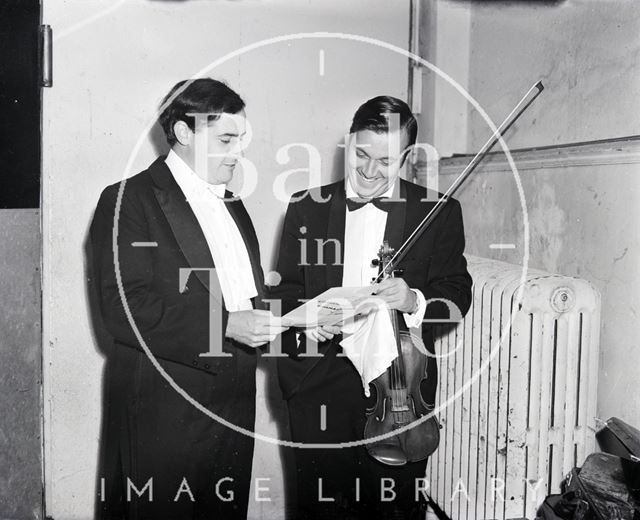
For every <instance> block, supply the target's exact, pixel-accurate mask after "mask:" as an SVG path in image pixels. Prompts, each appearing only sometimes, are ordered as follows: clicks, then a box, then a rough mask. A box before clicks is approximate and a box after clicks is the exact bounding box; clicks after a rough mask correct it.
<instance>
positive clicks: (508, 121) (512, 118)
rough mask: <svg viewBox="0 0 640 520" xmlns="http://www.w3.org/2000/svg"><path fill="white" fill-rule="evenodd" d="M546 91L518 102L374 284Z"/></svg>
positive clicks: (536, 88)
mask: <svg viewBox="0 0 640 520" xmlns="http://www.w3.org/2000/svg"><path fill="white" fill-rule="evenodd" d="M543 90H544V86H543V85H542V81H538V82H537V83H536V84H535V85H533V87H531V88H530V89H529V90H528V91H527V93H526V94H525V95H524V96H523V98H522V99H521V100H520V101H519V102H518V104H517V105H516V106H515V107H514V109H513V110H512V111H511V112H510V113H509V115H508V116H507V117H506V118H505V120H504V121H503V122H502V124H501V125H500V126H499V127H498V128H496V131H495V132H493V134H491V137H489V139H488V140H487V142H486V143H484V145H483V146H482V148H480V150H479V151H478V153H476V155H475V156H474V157H473V159H471V161H470V162H469V164H467V166H466V167H465V169H464V170H462V173H460V175H458V177H457V178H456V180H455V181H453V183H452V184H451V186H450V187H449V189H448V190H447V191H446V192H445V193H444V194H443V195H442V197H440V198H439V199H438V202H436V204H435V206H433V208H431V210H430V211H429V213H427V215H426V216H425V217H424V218H423V219H422V222H420V224H418V226H417V227H416V229H414V230H413V232H412V233H411V235H409V237H408V238H407V239H406V240H405V241H404V243H403V244H402V245H401V246H400V247H399V248H398V250H397V251H396V252H395V253H394V255H393V256H392V257H391V260H389V262H388V263H387V264H386V265H385V266H384V268H383V269H382V270H381V272H380V274H379V275H378V276H377V277H376V278H375V279H374V280H373V283H377V282H380V281H381V280H382V279H383V278H384V273H388V272H391V271H393V268H394V266H395V265H397V264H399V263H400V261H401V260H402V259H403V258H404V256H405V255H406V254H407V252H408V251H409V249H411V247H412V246H413V244H415V243H416V241H417V240H418V239H419V238H420V237H421V236H422V233H424V231H425V230H426V229H427V228H428V227H429V226H430V225H431V223H432V222H433V221H434V220H435V218H436V217H437V216H438V215H439V214H440V211H442V208H443V207H444V205H445V204H446V203H447V201H448V200H449V199H450V198H451V197H452V196H453V194H454V193H455V192H456V191H458V188H460V186H461V185H462V184H463V183H464V181H465V180H466V179H467V177H469V175H471V172H473V170H475V169H476V167H477V166H478V164H480V162H481V161H482V159H484V157H485V156H486V155H487V153H489V151H490V150H491V149H492V148H493V147H494V146H495V144H496V143H497V142H498V141H499V140H500V137H502V136H503V135H504V133H505V132H506V131H507V130H508V129H509V128H511V125H513V123H515V122H516V121H517V120H518V118H519V117H520V116H521V115H522V113H523V112H524V111H525V110H526V109H527V108H528V107H529V105H531V103H533V101H534V100H535V99H536V98H537V97H538V96H539V95H540V93H541V92H542V91H543Z"/></svg>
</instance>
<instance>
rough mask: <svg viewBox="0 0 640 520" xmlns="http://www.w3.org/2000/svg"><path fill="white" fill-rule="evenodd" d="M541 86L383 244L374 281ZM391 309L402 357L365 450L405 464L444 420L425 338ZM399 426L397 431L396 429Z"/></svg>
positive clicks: (375, 412) (385, 385) (372, 413)
mask: <svg viewBox="0 0 640 520" xmlns="http://www.w3.org/2000/svg"><path fill="white" fill-rule="evenodd" d="M543 89H544V87H543V85H542V82H540V81H538V82H537V83H536V84H535V85H533V86H532V87H531V88H530V89H529V90H528V91H527V93H526V94H525V95H524V97H523V98H522V99H521V100H520V101H519V102H518V104H517V105H516V106H515V108H514V109H513V110H512V111H511V112H510V113H509V115H508V116H507V117H506V119H505V120H504V121H503V122H502V124H501V125H500V126H499V127H498V128H497V129H496V130H495V131H494V132H493V133H492V135H491V137H489V139H488V140H487V142H486V143H485V144H484V145H483V146H482V148H481V149H480V150H479V151H478V153H476V155H475V156H474V157H473V158H472V159H471V161H470V162H469V164H467V166H466V167H465V168H464V170H463V171H462V172H461V173H460V175H459V176H458V177H457V178H456V179H455V180H454V181H453V183H452V184H451V186H450V187H449V189H448V190H447V191H446V192H445V193H444V194H443V195H442V196H441V197H440V198H439V199H438V201H437V202H436V203H435V205H434V206H433V208H431V210H429V212H428V213H427V215H426V216H425V217H424V218H423V219H422V221H421V222H420V224H418V226H417V227H416V229H414V230H413V232H412V233H411V234H410V235H409V237H408V238H407V239H406V240H405V241H404V243H403V244H402V245H401V246H400V247H399V248H398V250H397V251H394V250H393V249H391V248H390V247H389V244H388V243H387V242H386V241H385V242H384V243H383V244H382V246H381V247H380V251H379V252H378V258H377V259H375V261H374V262H375V263H376V265H378V276H377V278H375V279H374V280H373V282H374V283H376V282H379V281H381V280H383V279H385V278H388V277H393V276H395V275H396V274H398V271H399V270H398V269H397V267H396V266H397V265H398V264H399V263H400V261H401V260H402V259H403V258H404V257H405V255H406V254H407V252H408V251H409V249H410V248H411V247H412V246H413V245H414V244H415V243H416V241H417V240H418V239H419V238H420V237H421V236H422V234H423V233H424V231H425V230H426V229H427V228H428V227H429V226H430V225H431V224H432V222H433V221H434V219H435V218H436V217H437V216H438V214H439V213H440V212H441V211H442V209H443V208H444V206H445V204H446V203H447V201H448V200H449V199H450V198H451V197H452V196H453V194H454V193H455V192H456V191H457V190H458V189H459V188H460V186H462V184H463V183H464V181H465V180H466V179H467V178H468V177H469V176H470V175H471V173H472V172H473V170H474V169H475V168H476V167H477V166H478V164H480V162H481V161H482V159H483V158H484V157H485V156H486V154H487V153H488V152H489V151H490V150H491V149H492V148H493V146H494V145H495V144H496V143H497V142H498V141H499V140H500V138H501V136H502V135H503V134H504V133H505V132H506V131H507V130H508V129H509V128H510V127H511V125H513V123H515V121H516V120H517V119H518V118H519V117H520V115H521V114H522V113H523V112H524V111H525V110H526V109H527V108H528V107H529V105H530V104H531V103H533V101H534V100H535V99H536V98H537V97H538V96H539V95H540V93H541V92H542V90H543ZM389 312H390V313H391V322H392V324H393V330H394V336H395V342H396V348H397V351H398V357H397V358H396V359H394V360H393V362H392V363H391V366H390V367H389V368H388V369H387V370H386V372H385V373H383V374H382V375H381V376H379V377H378V378H377V379H375V380H373V381H372V382H371V386H373V387H374V391H375V403H374V405H373V406H371V407H369V408H367V409H366V416H367V419H366V423H365V430H364V438H365V439H372V438H377V437H383V438H382V439H380V440H374V441H371V442H369V443H367V451H368V452H369V454H370V455H371V456H372V457H373V458H374V459H376V460H378V461H379V462H382V463H383V464H387V465H390V466H402V465H404V464H406V463H408V462H416V461H419V460H424V459H426V458H427V457H428V456H429V455H430V454H431V453H433V452H434V451H435V449H436V448H437V447H438V443H439V441H440V426H439V424H438V421H437V419H436V418H435V416H434V415H433V413H434V412H433V410H432V409H430V407H429V406H428V405H427V403H426V402H425V399H424V396H423V395H422V393H421V383H422V382H423V381H425V380H426V377H427V372H426V368H427V355H428V354H427V350H426V348H425V346H424V343H422V341H421V340H420V338H418V337H417V336H414V335H412V334H411V333H410V332H408V331H404V330H400V328H399V326H398V324H399V319H400V317H399V312H398V311H395V310H389ZM425 417H426V418H425ZM396 431H398V433H396V434H394V432H396Z"/></svg>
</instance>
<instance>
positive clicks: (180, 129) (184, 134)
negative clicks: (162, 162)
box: [173, 121, 193, 146]
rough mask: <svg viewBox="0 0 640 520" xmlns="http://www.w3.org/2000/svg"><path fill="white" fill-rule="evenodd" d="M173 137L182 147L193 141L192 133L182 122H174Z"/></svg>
mask: <svg viewBox="0 0 640 520" xmlns="http://www.w3.org/2000/svg"><path fill="white" fill-rule="evenodd" d="M173 135H175V136H176V141H178V142H179V143H180V144H181V145H182V146H188V145H190V144H191V142H192V141H193V132H192V131H191V129H190V128H189V127H188V126H187V123H185V122H184V121H176V123H175V124H174V125H173Z"/></svg>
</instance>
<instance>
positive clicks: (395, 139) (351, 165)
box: [347, 129, 408, 199]
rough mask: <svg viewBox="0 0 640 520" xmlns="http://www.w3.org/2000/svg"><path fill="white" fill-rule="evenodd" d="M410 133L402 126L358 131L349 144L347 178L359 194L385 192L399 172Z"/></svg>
mask: <svg viewBox="0 0 640 520" xmlns="http://www.w3.org/2000/svg"><path fill="white" fill-rule="evenodd" d="M407 145H408V136H407V135H406V132H405V131H404V130H402V129H398V130H395V131H392V132H382V133H377V132H374V131H372V130H359V131H357V132H354V133H352V134H351V135H350V138H349V144H348V146H347V179H348V180H349V183H350V185H351V188H353V191H355V192H356V193H357V194H358V196H359V197H362V198H364V199H370V198H373V197H379V196H381V195H382V194H384V193H385V192H386V191H387V190H388V189H389V188H390V187H391V186H392V185H393V184H394V183H395V181H396V179H397V178H398V176H399V175H400V169H401V168H402V164H403V160H404V157H405V156H406V153H407V150H406V147H407Z"/></svg>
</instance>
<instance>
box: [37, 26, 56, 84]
mask: <svg viewBox="0 0 640 520" xmlns="http://www.w3.org/2000/svg"><path fill="white" fill-rule="evenodd" d="M52 85H53V36H52V30H51V26H50V25H41V26H40V86H41V87H51V86H52Z"/></svg>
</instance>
